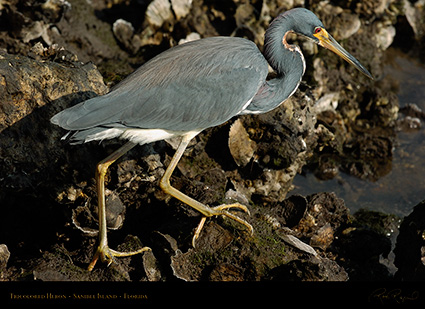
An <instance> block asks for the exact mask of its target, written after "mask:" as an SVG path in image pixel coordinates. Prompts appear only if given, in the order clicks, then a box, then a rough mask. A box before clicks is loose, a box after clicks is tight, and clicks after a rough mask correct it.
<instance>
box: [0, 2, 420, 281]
mask: <svg viewBox="0 0 425 309" xmlns="http://www.w3.org/2000/svg"><path fill="white" fill-rule="evenodd" d="M281 2H282V1H252V3H251V2H250V3H245V2H242V1H230V0H229V1H223V2H217V3H215V2H213V1H202V0H193V1H177V0H176V1H160V0H155V1H149V2H146V3H145V2H143V3H142V2H134V3H133V2H127V1H114V2H110V1H100V0H99V1H92V2H91V4H88V3H87V2H85V1H80V0H73V1H46V2H36V1H34V2H32V1H29V2H28V1H27V2H21V1H18V0H12V1H8V2H7V3H5V4H2V5H1V6H0V12H1V17H2V21H1V22H0V47H1V48H2V49H1V51H0V88H1V90H0V99H1V100H0V102H1V103H0V120H1V121H0V162H1V165H0V187H1V191H0V205H1V212H2V214H1V218H2V224H1V225H0V234H1V235H2V238H1V239H0V242H1V243H2V244H1V245H0V272H1V274H0V280H4V281H20V280H29V281H33V280H42V281H179V280H185V281H258V280H276V281H347V280H393V279H394V278H395V279H403V280H404V279H406V280H410V279H415V280H420V279H423V278H422V277H423V276H422V277H421V274H423V270H421V267H423V256H424V254H423V250H422V249H423V224H422V223H421V222H420V220H419V221H418V222H416V221H414V220H415V218H418V217H423V216H422V215H416V213H417V212H420V211H421V209H422V208H423V207H422V206H423V205H422V206H421V205H418V206H417V207H416V208H415V211H414V212H415V214H413V213H412V215H411V216H409V217H407V218H406V219H405V221H403V224H402V225H401V228H400V234H399V236H398V239H397V246H396V249H395V250H394V254H395V255H396V257H395V266H396V267H397V268H398V271H397V272H395V270H394V267H393V266H394V265H393V264H392V261H393V260H394V258H392V257H391V255H392V254H393V253H392V249H393V246H394V242H392V241H391V240H392V238H391V235H394V232H395V231H396V230H397V227H398V224H399V222H400V219H399V218H395V217H393V216H389V215H383V214H379V213H375V212H368V211H364V212H360V213H357V214H350V213H349V211H348V208H347V207H346V205H345V202H344V201H343V200H342V199H340V198H338V196H336V195H335V194H333V193H326V192H324V193H316V192H312V193H311V194H310V195H308V196H300V195H294V196H289V197H288V192H290V190H291V188H292V180H293V178H294V177H295V175H296V174H297V173H300V172H302V170H303V169H309V170H313V171H314V173H315V175H316V176H317V177H318V178H320V179H330V178H333V177H335V176H336V175H337V174H338V173H340V172H345V173H349V174H351V175H354V176H356V177H359V178H362V179H367V180H371V181H375V180H377V179H379V178H380V177H382V176H383V175H386V174H387V173H388V172H389V171H390V169H391V160H392V151H393V148H394V147H395V134H396V132H398V131H399V130H408V129H412V127H413V128H414V127H418V126H420V124H421V122H422V121H423V119H424V118H423V112H422V111H421V110H420V109H419V110H418V108H415V107H414V106H410V107H409V108H404V109H403V110H400V114H401V116H400V115H399V108H398V100H397V97H396V95H395V92H394V89H393V88H392V87H393V85H391V84H389V83H386V82H385V80H382V79H380V78H379V77H380V76H381V74H382V65H383V64H382V54H383V52H384V50H385V49H386V48H387V47H388V46H389V45H391V44H392V43H393V42H395V43H397V42H399V41H400V40H401V37H402V36H403V35H405V33H408V34H409V33H410V32H409V31H408V30H406V29H413V30H412V33H411V36H412V38H414V39H415V40H416V41H417V42H418V43H417V44H419V45H420V44H423V33H425V31H424V30H423V29H424V28H423V25H424V23H423V21H421V19H420V18H419V17H418V16H420V15H418V14H417V13H415V12H413V11H412V7H415V8H417V9H418V10H420V8H421V7H420V6H419V5H417V7H416V6H415V4H412V3H410V2H407V1H405V2H403V3H404V6H401V5H400V4H399V3H396V2H395V1H378V2H376V1H369V2H368V1H362V2H359V1H349V2H341V1H337V2H333V3H332V4H331V3H329V2H328V1H313V2H309V4H308V8H309V9H311V10H312V11H314V12H316V13H317V15H318V16H319V17H320V18H321V19H322V21H323V22H324V24H325V25H326V26H327V28H328V30H329V31H330V32H331V33H332V34H334V36H335V38H336V39H337V40H339V41H341V42H342V45H343V46H344V47H345V48H346V49H347V50H349V51H350V52H352V53H353V54H354V55H355V56H356V57H357V58H358V59H359V60H360V62H362V63H363V65H364V66H365V67H367V68H370V71H371V72H372V74H373V75H374V76H375V77H376V80H377V81H370V80H367V79H366V78H363V77H362V76H360V74H359V73H358V72H357V71H355V69H353V68H351V67H349V66H348V65H346V64H345V63H344V62H343V61H342V60H340V59H338V58H337V57H336V56H335V55H334V54H332V53H330V52H328V51H325V50H322V49H320V50H319V49H317V48H316V46H314V45H312V44H311V42H306V41H305V40H303V39H301V38H296V37H294V40H295V42H296V43H298V44H300V45H301V47H302V49H303V52H304V55H305V57H306V61H307V70H306V75H305V77H304V79H303V80H304V81H303V83H302V84H301V86H300V88H299V90H298V91H297V92H296V93H295V95H294V96H293V97H292V98H291V99H290V100H288V101H287V102H286V103H285V104H284V106H282V107H280V108H278V109H276V110H274V111H272V112H269V113H267V114H264V115H254V116H242V117H239V118H237V119H232V120H231V121H229V122H228V123H226V124H223V125H221V126H219V127H216V128H212V129H209V130H206V131H205V132H203V133H202V134H200V135H199V136H197V137H196V138H195V140H194V142H192V143H191V145H190V146H189V147H188V149H187V151H186V153H185V156H184V157H183V158H182V160H181V162H180V163H179V166H178V168H177V170H176V172H175V173H174V175H173V177H172V183H173V185H174V186H175V187H176V188H177V189H179V190H181V191H183V192H185V193H186V194H188V195H190V196H191V197H193V198H195V199H197V200H199V201H200V202H202V203H205V204H208V205H212V206H214V205H219V204H221V203H232V202H239V203H242V204H244V205H247V206H248V207H249V209H250V212H251V215H250V216H248V215H245V214H239V213H238V215H240V216H241V217H243V218H244V219H246V220H247V221H248V222H250V223H251V224H252V225H253V227H254V230H255V233H254V235H252V236H251V235H249V233H248V232H247V231H246V230H245V229H244V227H243V226H240V225H239V224H238V223H236V222H231V221H230V220H227V219H226V218H216V219H213V220H207V223H206V225H205V227H204V229H203V231H202V233H201V235H200V237H199V239H198V240H197V243H196V247H195V248H193V247H192V246H191V241H192V236H193V232H194V229H195V227H196V226H197V224H198V223H199V220H200V219H201V216H200V214H199V213H197V212H196V211H194V210H192V209H190V208H189V207H186V206H184V205H182V204H181V203H180V202H178V201H177V200H175V199H170V198H169V197H168V196H167V195H165V194H164V193H163V192H162V191H161V190H160V189H159V187H158V181H159V179H160V178H161V177H162V175H163V173H164V170H165V168H166V166H167V165H168V163H169V162H170V159H171V157H172V155H173V153H174V149H173V146H175V143H173V142H172V141H171V142H168V143H167V142H164V141H162V142H157V143H155V144H151V145H145V146H142V147H136V148H134V149H133V150H132V151H130V152H129V153H128V154H126V155H125V156H124V157H123V158H122V159H120V161H118V162H117V163H116V164H114V165H112V166H111V168H110V171H109V172H108V174H107V176H106V179H107V183H106V187H107V189H108V192H107V212H108V226H109V228H110V231H109V233H108V236H109V241H110V245H111V247H112V248H114V249H115V248H118V250H131V249H136V248H139V247H141V246H149V247H151V248H152V252H148V253H144V254H143V255H139V256H134V257H131V258H122V259H118V260H117V263H116V264H113V265H111V266H110V267H106V265H97V267H96V268H95V269H94V271H92V272H88V271H87V270H86V268H87V265H88V263H89V262H90V260H91V257H92V255H93V253H94V251H95V249H96V241H97V237H96V235H97V205H96V204H97V199H96V188H95V183H94V169H95V165H96V164H97V162H98V161H100V160H101V159H103V158H104V157H106V155H107V154H108V153H111V152H112V151H113V150H114V149H116V148H118V147H119V145H120V143H121V142H120V141H107V142H104V143H102V144H96V143H90V144H86V145H79V146H70V145H68V144H66V143H63V142H61V141H60V137H61V136H62V135H63V134H64V133H65V132H63V131H62V130H61V129H59V128H57V127H55V126H53V125H51V124H50V122H49V119H50V117H51V116H53V115H54V114H55V113H57V112H58V111H60V110H62V109H64V108H66V107H69V106H72V105H74V104H76V103H78V102H81V101H83V100H86V99H88V98H91V97H93V96H96V95H102V94H104V93H106V92H107V90H108V88H109V87H110V86H112V85H114V84H116V83H117V82H119V80H121V79H122V78H124V77H125V76H126V75H128V74H129V73H130V72H132V71H133V70H134V69H135V68H136V67H138V66H139V65H141V64H143V63H144V62H145V61H147V60H148V59H150V58H151V57H153V56H154V55H156V54H158V53H159V52H161V51H163V50H165V49H167V48H169V47H171V46H174V45H176V44H178V43H179V42H180V41H181V40H186V39H190V38H191V37H195V38H196V37H207V36H213V35H236V36H244V37H246V38H249V39H251V40H253V41H254V42H255V43H256V44H257V45H258V46H259V48H262V45H263V36H264V31H265V29H266V27H267V25H268V23H269V22H270V21H271V20H272V18H273V17H275V16H276V15H277V14H278V13H280V12H282V11H284V10H287V9H289V8H291V7H292V6H293V5H294V6H299V5H302V6H305V5H307V3H304V1H294V3H293V4H292V5H288V4H286V2H285V3H281ZM418 2H420V1H418ZM409 27H410V28H409ZM403 31H404V32H403ZM394 33H396V34H394ZM408 117H410V118H408ZM415 119H416V120H415ZM411 221H413V222H416V223H411V224H410V223H408V222H411ZM412 224H413V225H412ZM421 224H422V225H421ZM421 233H422V234H421ZM421 237H422V238H421ZM413 238H414V240H413V241H411V240H409V239H413ZM403 246H406V248H408V249H403ZM400 248H401V249H400ZM409 250H411V252H413V253H412V255H409V256H407V255H406V254H407V252H410V251H409ZM409 258H412V259H414V261H413V260H412V261H410V260H408V259H409ZM421 263H422V264H421ZM412 267H413V268H412ZM394 273H395V276H394Z"/></svg>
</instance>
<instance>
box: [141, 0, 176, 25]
mask: <svg viewBox="0 0 425 309" xmlns="http://www.w3.org/2000/svg"><path fill="white" fill-rule="evenodd" d="M146 18H147V20H148V22H149V23H150V24H152V25H154V26H156V27H161V26H162V24H163V23H164V22H165V21H167V20H170V19H172V18H173V13H172V11H171V3H170V1H169V0H154V1H152V2H151V3H150V4H149V5H148V9H147V10H146Z"/></svg>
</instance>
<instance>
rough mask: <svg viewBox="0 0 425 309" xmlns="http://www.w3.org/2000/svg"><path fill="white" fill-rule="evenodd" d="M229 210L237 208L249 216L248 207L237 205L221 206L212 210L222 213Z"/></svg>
mask: <svg viewBox="0 0 425 309" xmlns="http://www.w3.org/2000/svg"><path fill="white" fill-rule="evenodd" d="M230 208H239V209H241V210H243V211H244V212H246V213H247V214H248V215H250V212H249V209H248V207H246V206H245V205H242V204H239V203H234V204H223V205H219V206H216V207H213V208H212V209H213V210H218V211H222V210H226V209H230Z"/></svg>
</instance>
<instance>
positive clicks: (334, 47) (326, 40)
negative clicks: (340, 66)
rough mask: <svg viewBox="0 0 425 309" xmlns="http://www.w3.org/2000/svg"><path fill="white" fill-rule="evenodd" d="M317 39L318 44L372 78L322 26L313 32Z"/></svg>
mask: <svg viewBox="0 0 425 309" xmlns="http://www.w3.org/2000/svg"><path fill="white" fill-rule="evenodd" d="M313 35H314V36H315V37H316V38H317V39H318V40H319V43H318V44H319V45H320V46H322V47H324V48H327V49H329V50H331V51H333V52H334V53H335V54H337V55H338V56H340V57H341V58H343V59H344V60H345V61H347V62H348V63H350V64H352V65H353V66H354V67H356V69H358V70H359V71H360V72H362V73H363V74H364V75H366V76H367V77H369V78H370V79H373V76H372V74H370V73H369V71H368V70H366V69H365V68H364V66H362V65H361V63H360V62H359V61H358V60H357V59H356V58H354V57H353V56H352V55H351V54H350V53H348V52H347V51H346V50H345V49H344V48H343V47H342V46H341V45H339V43H338V42H337V41H336V40H335V39H334V38H333V37H332V36H331V35H330V34H329V33H328V32H327V31H326V30H325V29H323V28H320V31H316V33H314V34H313Z"/></svg>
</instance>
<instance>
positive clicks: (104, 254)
mask: <svg viewBox="0 0 425 309" xmlns="http://www.w3.org/2000/svg"><path fill="white" fill-rule="evenodd" d="M151 250H152V249H151V248H149V247H143V248H141V249H139V250H136V251H130V252H120V251H115V250H112V249H110V248H109V247H108V246H107V245H103V246H102V245H99V246H98V247H97V250H96V253H95V254H94V256H93V259H92V261H91V262H90V264H89V266H88V267H87V269H88V270H89V271H92V270H93V268H94V266H95V265H96V262H97V260H98V259H99V258H100V260H101V261H102V262H104V263H105V262H106V263H108V265H107V266H108V267H109V266H110V265H111V264H112V263H115V258H114V257H127V256H132V255H136V254H139V253H142V252H145V251H151Z"/></svg>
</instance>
